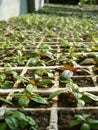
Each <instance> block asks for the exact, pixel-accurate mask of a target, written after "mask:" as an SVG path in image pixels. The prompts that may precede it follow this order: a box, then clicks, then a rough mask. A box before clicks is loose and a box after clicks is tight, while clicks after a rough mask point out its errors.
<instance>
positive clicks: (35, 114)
mask: <svg viewBox="0 0 98 130" xmlns="http://www.w3.org/2000/svg"><path fill="white" fill-rule="evenodd" d="M27 114H28V115H29V116H31V117H32V118H33V119H34V120H35V121H36V123H37V124H38V130H46V129H47V127H48V126H49V122H50V111H31V112H27Z"/></svg>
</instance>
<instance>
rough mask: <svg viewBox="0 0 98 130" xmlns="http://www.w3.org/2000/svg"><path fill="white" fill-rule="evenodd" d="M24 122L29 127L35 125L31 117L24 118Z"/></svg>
mask: <svg viewBox="0 0 98 130" xmlns="http://www.w3.org/2000/svg"><path fill="white" fill-rule="evenodd" d="M26 121H27V122H28V123H29V124H30V125H32V126H34V125H36V122H35V120H33V119H32V118H31V117H29V116H26Z"/></svg>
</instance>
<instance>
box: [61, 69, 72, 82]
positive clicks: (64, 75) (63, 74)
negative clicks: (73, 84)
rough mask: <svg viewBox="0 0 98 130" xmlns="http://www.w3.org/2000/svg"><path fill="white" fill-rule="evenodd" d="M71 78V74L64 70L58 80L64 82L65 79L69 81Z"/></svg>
mask: <svg viewBox="0 0 98 130" xmlns="http://www.w3.org/2000/svg"><path fill="white" fill-rule="evenodd" d="M72 76H73V72H72V71H70V70H65V71H63V72H62V74H61V76H60V79H61V80H66V79H70V78H71V77H72Z"/></svg>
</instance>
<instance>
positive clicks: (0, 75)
mask: <svg viewBox="0 0 98 130" xmlns="http://www.w3.org/2000/svg"><path fill="white" fill-rule="evenodd" d="M15 80H20V81H21V82H25V78H24V77H22V76H20V75H19V74H18V73H17V72H16V71H14V70H11V69H10V68H6V69H4V70H1V71H0V87H1V88H4V89H8V88H11V87H13V83H14V81H15Z"/></svg>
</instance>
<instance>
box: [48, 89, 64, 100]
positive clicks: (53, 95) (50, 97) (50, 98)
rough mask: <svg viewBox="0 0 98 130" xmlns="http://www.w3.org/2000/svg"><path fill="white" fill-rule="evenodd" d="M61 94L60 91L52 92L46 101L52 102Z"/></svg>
mask: <svg viewBox="0 0 98 130" xmlns="http://www.w3.org/2000/svg"><path fill="white" fill-rule="evenodd" d="M62 92H63V91H62V90H58V91H55V92H53V93H52V94H50V95H49V97H48V100H52V99H53V98H54V97H56V96H58V95H60V94H61V93H62Z"/></svg>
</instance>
